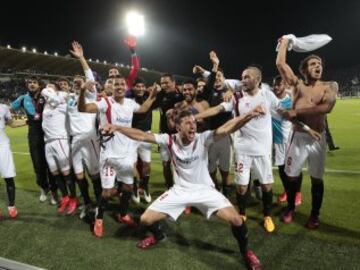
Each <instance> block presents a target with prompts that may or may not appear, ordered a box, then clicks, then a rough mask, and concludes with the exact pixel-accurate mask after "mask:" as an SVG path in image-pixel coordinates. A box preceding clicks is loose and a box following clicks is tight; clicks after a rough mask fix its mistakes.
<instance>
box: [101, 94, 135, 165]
mask: <svg viewBox="0 0 360 270" xmlns="http://www.w3.org/2000/svg"><path fill="white" fill-rule="evenodd" d="M107 101H108V102H109V104H110V108H109V105H108V103H107V102H106V100H105V98H102V99H101V100H100V101H98V102H96V105H97V107H98V110H99V112H100V125H101V126H103V125H105V124H107V123H111V124H114V125H118V126H123V127H131V123H132V118H133V114H134V112H136V111H138V110H139V108H140V105H139V104H138V103H136V102H135V101H133V100H132V99H129V98H124V103H123V104H120V103H118V102H116V101H115V100H114V99H113V98H112V97H108V98H107ZM134 151H136V142H135V141H133V140H132V139H130V138H128V137H126V136H125V135H123V134H121V133H120V132H115V133H114V137H113V138H111V139H110V140H109V141H108V142H106V143H105V145H104V148H103V149H101V152H100V155H102V158H104V157H106V158H123V157H126V156H131V155H134V153H133V152H134Z"/></svg>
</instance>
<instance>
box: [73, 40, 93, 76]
mask: <svg viewBox="0 0 360 270" xmlns="http://www.w3.org/2000/svg"><path fill="white" fill-rule="evenodd" d="M71 46H72V50H70V52H71V54H72V55H73V56H75V57H76V58H77V59H79V61H80V63H81V66H82V68H83V70H84V73H85V75H86V74H87V72H88V71H90V72H91V69H90V67H89V65H88V63H87V61H86V59H85V57H84V50H83V48H82V46H81V44H80V43H79V42H77V41H73V43H71Z"/></svg>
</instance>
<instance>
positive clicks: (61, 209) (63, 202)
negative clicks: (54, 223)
mask: <svg viewBox="0 0 360 270" xmlns="http://www.w3.org/2000/svg"><path fill="white" fill-rule="evenodd" d="M69 202H70V198H69V196H65V197H62V199H61V202H60V207H59V208H58V213H59V214H62V213H64V211H65V209H66V207H67V206H68V204H69Z"/></svg>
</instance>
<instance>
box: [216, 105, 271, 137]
mask: <svg viewBox="0 0 360 270" xmlns="http://www.w3.org/2000/svg"><path fill="white" fill-rule="evenodd" d="M263 114H265V111H264V108H263V107H262V106H261V105H259V106H257V107H255V108H254V109H253V110H252V111H250V112H248V113H247V114H244V115H242V116H238V117H235V118H233V119H231V120H229V121H227V122H226V123H225V124H223V125H222V126H220V127H218V128H217V129H216V130H215V132H214V140H215V141H216V140H219V139H221V138H222V137H224V136H226V135H228V134H230V133H233V132H235V131H236V130H238V129H239V128H241V127H243V126H244V125H245V124H246V123H247V122H249V121H250V120H251V119H253V118H255V117H258V116H260V115H263Z"/></svg>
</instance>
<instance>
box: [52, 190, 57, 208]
mask: <svg viewBox="0 0 360 270" xmlns="http://www.w3.org/2000/svg"><path fill="white" fill-rule="evenodd" d="M50 204H51V205H57V204H58V197H57V193H56V191H55V192H53V191H52V192H51V193H50Z"/></svg>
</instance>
